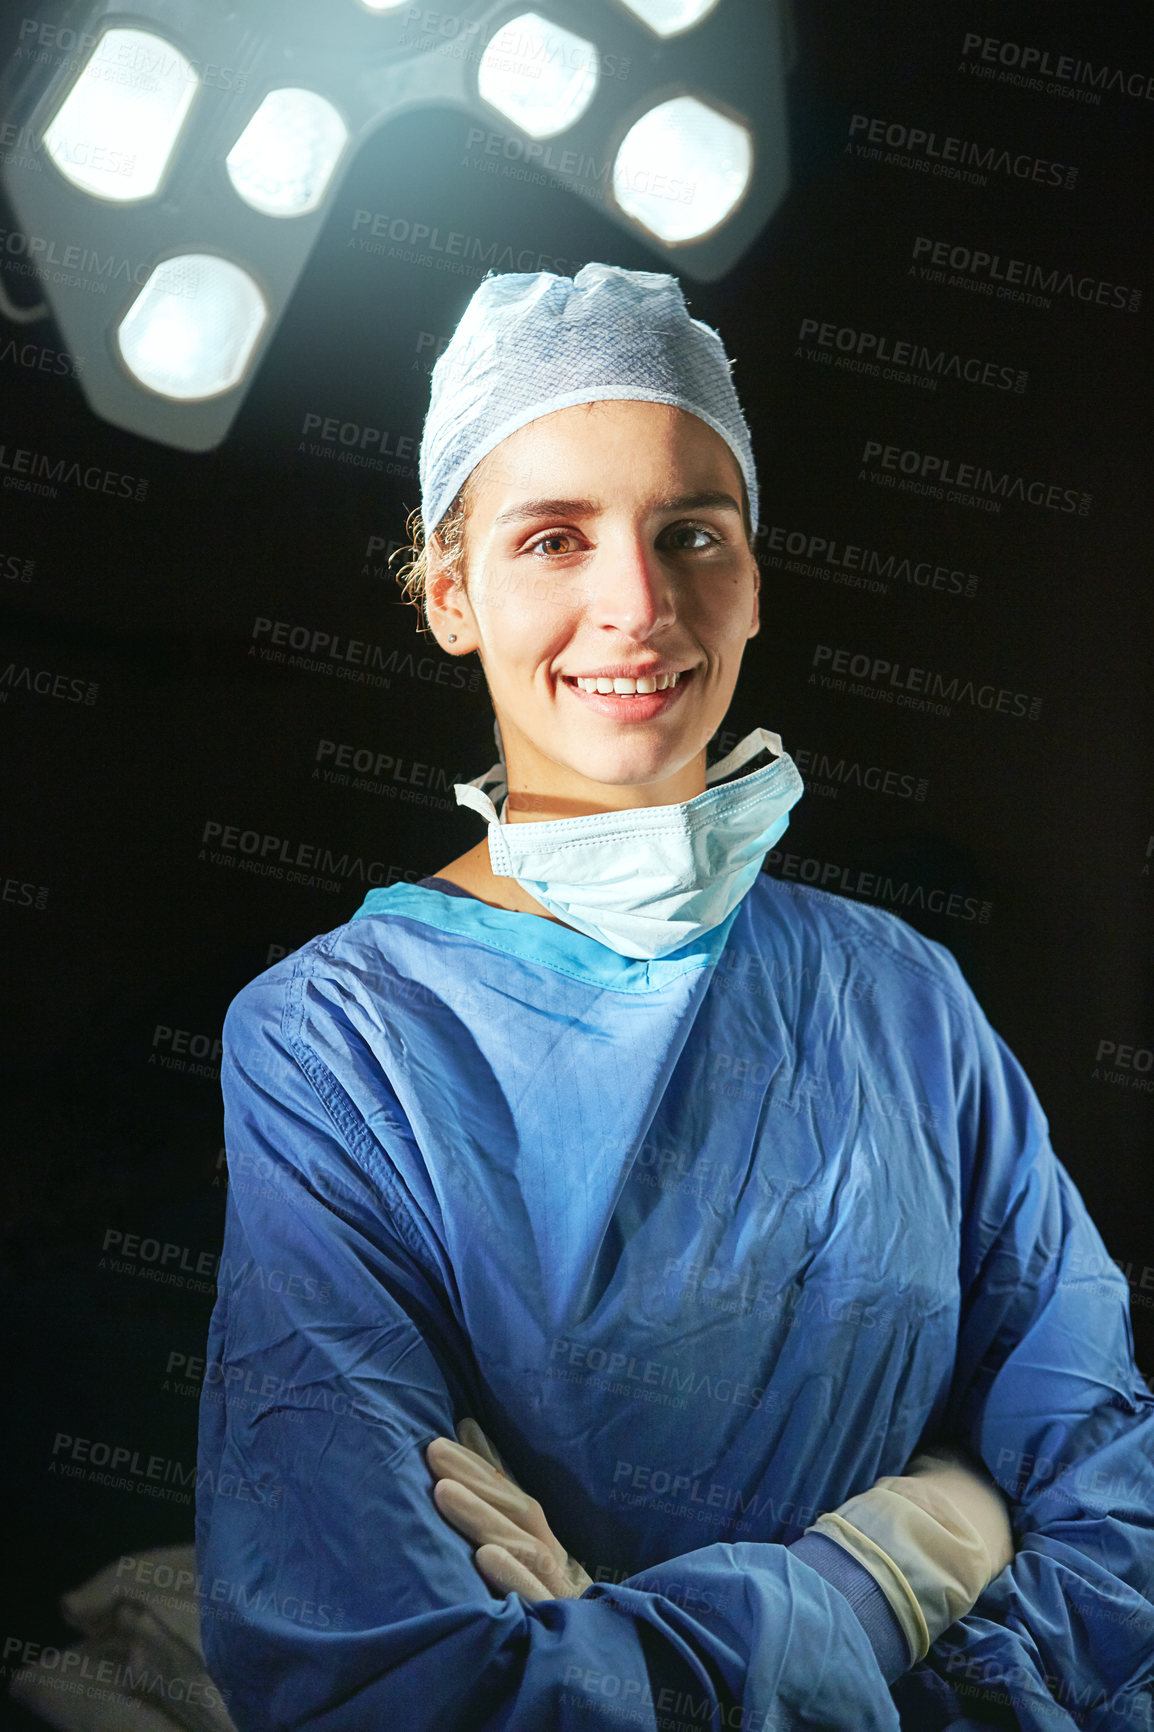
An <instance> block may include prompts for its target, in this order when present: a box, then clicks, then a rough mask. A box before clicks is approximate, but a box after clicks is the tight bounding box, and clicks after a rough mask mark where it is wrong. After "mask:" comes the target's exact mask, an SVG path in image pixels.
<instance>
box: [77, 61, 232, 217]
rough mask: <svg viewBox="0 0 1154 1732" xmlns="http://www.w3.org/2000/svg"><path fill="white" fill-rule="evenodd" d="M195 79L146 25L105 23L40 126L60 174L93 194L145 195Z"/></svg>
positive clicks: (170, 147)
mask: <svg viewBox="0 0 1154 1732" xmlns="http://www.w3.org/2000/svg"><path fill="white" fill-rule="evenodd" d="M199 82H200V80H199V79H198V77H197V75H196V70H195V68H194V67H193V65H192V62H191V61H189V60H186V59H185V57H184V55H183V54H181V52H180V50H179V49H177V48H174V47H173V46H172V43H171V42H166V41H165V39H164V37H163V36H156V35H154V34H153V32H152V31H150V30H130V29H114V30H106V31H105V32H104V35H103V36H102V37H101V38H100V40H99V42H98V43H97V44H96V46H95V48H94V49H93V50H92V54H91V56H90V57H89V59H88V62H87V64H86V65H85V67H84V69H83V71H82V72H81V74H80V76H79V78H78V79H77V80H76V82H75V84H74V85H73V86H72V88H71V90H70V91H69V92H68V95H67V96H66V97H65V98H64V101H63V102H62V103H61V105H60V107H59V108H58V109H57V111H56V114H55V115H54V116H53V118H52V120H51V121H50V122H49V124H48V125H47V126H46V127H45V129H44V149H45V150H46V151H47V153H48V155H49V156H50V157H51V159H52V161H53V162H54V163H55V164H56V167H57V168H58V169H59V170H60V172H61V174H62V175H63V176H64V178H65V179H66V180H69V181H71V182H72V185H73V186H78V187H79V188H80V189H81V191H82V192H88V193H92V194H93V196H94V197H96V198H104V199H110V200H112V201H113V202H114V203H117V204H127V203H128V202H129V201H130V200H133V199H143V198H151V197H152V195H153V193H154V192H156V190H157V188H158V187H159V186H160V183H161V181H162V180H163V179H164V173H165V170H166V169H167V167H168V164H169V162H170V161H171V159H172V153H173V151H174V149H175V147H176V140H177V138H178V136H179V134H180V129H181V127H182V126H183V125H184V120H185V116H186V115H187V113H188V110H189V108H190V106H191V104H192V99H193V97H194V96H195V95H196V91H197V86H198V85H199Z"/></svg>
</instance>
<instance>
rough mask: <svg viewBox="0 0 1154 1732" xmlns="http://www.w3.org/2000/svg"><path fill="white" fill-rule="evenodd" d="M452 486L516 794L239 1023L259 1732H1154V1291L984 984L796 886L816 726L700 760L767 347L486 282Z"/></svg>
mask: <svg viewBox="0 0 1154 1732" xmlns="http://www.w3.org/2000/svg"><path fill="white" fill-rule="evenodd" d="M421 482H422V518H423V526H424V530H423V546H422V548H421V552H420V557H419V558H418V560H417V561H416V565H415V569H414V572H413V574H412V575H413V581H414V583H415V585H416V587H417V589H418V593H419V599H420V600H421V602H422V604H423V607H424V609H425V613H426V616H427V619H428V622H429V625H430V627H431V629H432V631H433V633H434V635H435V636H436V638H437V641H438V643H439V644H440V645H441V646H442V648H443V649H444V650H445V651H446V652H447V653H449V654H452V655H467V654H470V653H472V652H474V651H475V652H476V653H477V654H478V656H479V658H480V661H481V664H482V667H483V669H484V672H485V676H486V679H487V682H488V687H489V691H490V695H491V697H492V701H493V707H494V710H495V712H496V717H497V722H498V727H499V742H500V746H501V761H500V762H499V763H498V764H497V765H496V766H494V769H493V770H492V771H491V772H489V773H488V774H487V775H486V776H481V777H478V778H477V780H476V782H475V783H472V784H469V785H467V786H462V787H459V788H458V798H459V799H461V800H462V801H463V802H464V803H466V804H468V805H471V806H474V807H476V808H477V809H478V811H480V812H481V814H482V815H483V816H484V817H485V818H486V819H487V821H488V835H487V838H486V839H485V840H484V841H483V842H482V843H481V844H479V845H478V846H477V847H476V848H474V849H472V850H471V851H470V852H468V853H466V854H464V855H462V856H461V857H460V858H459V859H457V860H454V861H453V862H452V863H451V864H450V865H447V866H445V867H444V868H443V869H442V870H441V871H440V872H439V873H438V874H437V875H436V876H435V877H433V878H430V879H426V880H424V881H423V882H422V883H421V884H419V885H407V884H398V885H394V886H392V887H390V888H389V889H386V890H374V891H372V892H371V893H370V894H369V896H368V897H367V899H366V901H365V903H364V905H363V906H362V907H361V908H360V909H359V910H358V912H357V913H356V915H355V916H354V917H353V918H352V920H350V921H349V922H348V923H347V924H346V925H343V926H341V927H338V928H337V929H336V930H335V931H333V932H330V933H328V934H326V935H324V936H322V937H320V938H317V939H314V940H313V941H312V942H311V943H310V944H307V945H305V946H304V947H303V948H302V949H301V950H299V951H298V952H296V954H295V955H293V956H291V957H288V958H286V959H285V960H284V961H282V962H280V963H278V964H277V965H276V966H275V967H273V968H271V969H269V970H268V971H267V972H266V973H264V974H262V975H261V976H260V977H259V978H258V979H257V980H255V981H253V982H252V983H251V984H250V985H249V986H248V987H247V988H245V990H244V991H243V992H241V993H240V994H239V995H238V997H237V998H236V1000H235V1001H234V1003H233V1004H232V1006H231V1007H230V1010H229V1014H228V1018H227V1020H226V1025H225V1062H224V1070H223V1087H224V1094H225V1109H226V1141H227V1146H228V1157H229V1167H230V1176H231V1183H230V1194H229V1206H228V1219H227V1228H226V1237H225V1246H224V1255H223V1258H222V1264H221V1274H220V1284H219V1297H218V1301H217V1306H216V1310H215V1312H214V1315H213V1320H212V1327H211V1334H210V1341H209V1348H208V1357H209V1364H210V1368H211V1371H212V1376H211V1378H210V1380H209V1381H208V1382H207V1383H206V1394H205V1398H204V1400H203V1402H202V1410H201V1439H200V1463H199V1467H200V1471H199V1474H198V1488H199V1489H198V1509H197V1538H198V1548H199V1554H200V1570H201V1595H202V1608H203V1614H202V1623H203V1636H204V1643H205V1650H206V1654H207V1656H208V1660H209V1664H210V1668H211V1670H212V1672H213V1674H214V1676H215V1678H216V1680H217V1682H218V1683H219V1684H220V1686H221V1687H222V1688H223V1690H224V1691H225V1692H226V1695H227V1699H228V1700H229V1704H230V1709H231V1712H232V1714H233V1717H234V1718H235V1720H236V1722H237V1725H238V1726H239V1728H240V1729H241V1732H263V1729H265V1728H278V1729H279V1728H289V1727H316V1728H318V1729H319V1728H324V1729H325V1732H370V1729H372V1732H375V1729H377V1728H383V1727H393V1726H395V1727H401V1728H404V1729H405V1732H409V1729H412V1732H417V1729H420V1728H426V1727H427V1728H430V1729H431V1728H438V1729H440V1732H448V1729H458V1728H459V1729H461V1732H466V1729H467V1732H481V1729H486V1732H487V1729H490V1728H492V1729H496V1728H498V1727H500V1728H502V1729H510V1732H514V1729H515V1732H529V1729H532V1732H544V1729H546V1728H548V1729H553V1728H557V1729H565V1732H568V1729H569V1728H582V1729H584V1728H593V1727H606V1728H608V1727H615V1728H616V1727H620V1726H621V1725H623V1724H624V1725H631V1726H637V1727H642V1728H647V1729H656V1728H676V1729H678V1732H680V1729H681V1728H683V1727H684V1728H687V1729H688V1728H694V1727H740V1728H744V1729H747V1732H768V1729H770V1728H789V1727H803V1726H804V1727H829V1728H844V1729H846V1732H858V1729H861V1728H893V1727H899V1726H900V1727H908V1728H926V1729H927V1732H929V1729H931V1728H933V1729H936V1728H938V1727H942V1726H946V1725H957V1726H963V1727H974V1726H979V1725H991V1726H993V1725H997V1726H1007V1725H1009V1726H1021V1727H1027V1728H1037V1729H1039V1732H1041V1729H1043V1728H1044V1729H1045V1732H1055V1729H1060V1728H1062V1727H1069V1728H1073V1727H1074V1726H1079V1727H1099V1726H1100V1727H1106V1726H1109V1727H1111V1728H1114V1727H1118V1726H1122V1725H1125V1726H1127V1727H1131V1726H1132V1727H1144V1726H1149V1725H1154V1714H1152V1713H1151V1690H1152V1688H1154V1606H1152V1605H1151V1603H1150V1595H1151V1591H1152V1585H1154V1460H1152V1457H1154V1400H1152V1398H1151V1397H1150V1395H1149V1394H1148V1392H1147V1391H1146V1389H1145V1386H1144V1384H1143V1383H1142V1381H1141V1379H1140V1378H1139V1376H1138V1373H1137V1371H1136V1370H1135V1368H1134V1363H1133V1348H1132V1339H1131V1335H1130V1328H1129V1321H1128V1316H1127V1289H1126V1284H1125V1282H1124V1281H1123V1280H1122V1278H1121V1276H1120V1275H1119V1274H1118V1273H1117V1272H1116V1271H1114V1270H1113V1266H1112V1265H1111V1263H1110V1261H1109V1258H1108V1256H1107V1255H1106V1253H1105V1251H1104V1248H1103V1246H1102V1242H1101V1240H1100V1238H1099V1236H1098V1234H1097V1232H1096V1230H1095V1228H1094V1226H1093V1224H1092V1223H1091V1221H1090V1220H1089V1218H1088V1216H1087V1213H1086V1210H1085V1207H1084V1205H1083V1204H1082V1202H1081V1199H1080V1198H1079V1196H1078V1193H1077V1191H1076V1190H1075V1188H1074V1186H1073V1185H1072V1183H1071V1181H1070V1179H1069V1177H1068V1176H1067V1174H1066V1173H1065V1171H1064V1169H1063V1168H1062V1166H1061V1165H1060V1163H1059V1162H1058V1160H1057V1159H1056V1157H1055V1155H1054V1153H1053V1151H1052V1149H1051V1148H1050V1145H1049V1142H1048V1139H1047V1131H1046V1124H1045V1120H1044V1118H1043V1116H1042V1113H1041V1110H1040V1108H1039V1106H1038V1104H1037V1101H1036V1099H1035V1097H1034V1095H1033V1093H1032V1091H1031V1089H1030V1086H1029V1084H1028V1082H1027V1080H1026V1078H1025V1077H1024V1075H1023V1073H1022V1071H1021V1069H1020V1068H1019V1066H1018V1065H1017V1064H1016V1063H1015V1061H1014V1059H1013V1057H1012V1056H1011V1055H1010V1054H1009V1052H1008V1051H1007V1050H1006V1048H1005V1047H1004V1046H1003V1045H1002V1043H1001V1042H1000V1041H999V1039H998V1037H997V1036H996V1035H995V1034H994V1033H993V1032H992V1031H991V1029H990V1028H989V1025H988V1024H987V1023H986V1021H985V1019H984V1017H983V1016H982V1013H981V1011H980V1009H979V1008H978V1006H977V1004H976V1003H975V1001H974V999H973V997H972V995H971V994H970V992H969V990H968V989H967V987H966V985H965V982H964V980H963V979H962V976H961V974H960V971H959V970H958V968H957V966H956V964H955V963H954V961H953V960H952V958H951V956H950V955H949V953H948V951H946V950H945V949H943V948H942V947H940V946H938V945H936V944H933V943H932V942H930V941H929V940H927V939H923V938H921V937H920V936H918V934H916V933H915V932H914V931H913V930H912V929H910V928H909V927H908V926H906V925H904V924H903V923H902V922H901V921H899V920H897V919H895V918H893V917H891V916H888V915H885V914H882V913H879V912H877V911H875V910H872V909H867V908H864V907H862V906H859V905H857V904H853V903H849V902H846V901H843V900H840V899H838V898H835V897H831V896H828V895H825V894H823V893H821V892H818V891H812V890H809V889H808V888H806V887H804V886H800V885H793V884H789V885H787V884H783V883H780V882H776V881H774V880H772V879H770V878H768V877H766V876H765V875H763V874H762V873H761V871H760V868H761V866H762V863H763V860H764V857H765V855H766V853H767V851H768V850H769V848H770V847H772V846H773V845H774V843H775V842H776V840H777V839H778V838H779V837H780V835H781V834H782V832H783V830H784V829H785V826H786V824H787V822H788V814H789V810H790V808H791V806H792V805H793V803H794V802H795V801H796V799H797V798H798V796H799V794H800V792H801V782H800V778H799V777H798V775H797V772H796V770H795V768H794V767H793V765H792V763H791V761H790V760H789V758H788V757H787V756H786V755H785V754H784V752H782V750H781V746H780V741H779V740H778V739H777V737H776V736H774V735H772V734H769V733H767V732H765V731H764V730H761V729H759V730H756V731H755V733H754V734H752V735H750V736H749V737H748V738H747V739H746V740H745V741H743V742H742V743H741V745H740V746H738V748H737V749H736V751H735V752H733V753H731V754H730V757H729V758H728V759H726V760H724V761H723V762H722V763H721V764H718V765H715V766H714V767H713V769H712V770H710V771H708V772H707V769H706V747H707V744H708V742H709V740H710V739H711V738H712V736H713V735H714V734H715V732H716V731H717V729H718V728H719V727H720V725H721V723H722V720H723V718H724V716H725V714H726V711H727V708H728V706H729V703H730V700H731V697H732V695H733V691H734V686H735V683H736V680H737V676H738V671H739V668H740V664H741V658H742V654H743V651H744V647H745V644H746V642H747V641H748V639H749V638H750V637H752V636H753V635H754V633H755V632H756V631H757V630H758V623H759V596H758V573H757V567H756V563H755V560H754V558H753V555H752V551H751V544H752V527H753V525H754V524H755V523H756V521H757V483H756V476H755V472H754V466H753V458H752V452H751V449H750V443H749V436H748V431H747V428H746V425H745V422H744V419H743V417H742V414H741V410H740V407H739V405H738V402H737V398H736V395H735V393H734V389H733V385H732V381H731V378H730V366H729V363H728V361H727V359H726V357H725V354H724V351H723V349H722V346H721V343H720V341H719V339H718V338H717V336H716V334H715V333H713V332H712V331H710V330H708V329H707V327H705V326H703V325H701V324H699V323H698V322H697V321H695V320H693V319H691V318H690V316H689V314H688V312H687V310H686V307H685V303H684V300H683V298H682V296H681V293H680V290H679V288H678V286H677V284H676V282H675V281H674V279H673V278H671V277H667V276H663V275H658V274H654V273H648V272H630V271H626V270H621V269H618V268H616V267H612V266H606V265H587V266H585V268H584V269H583V270H581V271H580V272H579V273H578V274H577V276H576V277H575V278H574V279H569V278H565V277H557V276H553V275H551V274H549V273H537V274H533V275H526V276H522V275H509V276H498V277H490V278H487V279H486V280H485V281H484V282H483V283H482V284H481V285H480V287H479V288H478V290H477V291H476V293H475V295H474V296H473V299H472V301H471V302H470V304H469V306H468V308H467V309H466V311H465V314H464V316H463V318H462V320H461V322H460V324H459V326H458V328H457V330H456V332H455V334H454V336H453V339H452V341H451V342H450V344H449V345H448V348H447V350H446V352H445V354H444V355H443V356H442V358H441V360H440V361H439V362H438V365H437V367H436V369H435V371H434V376H433V389H432V399H431V404H430V409H429V415H428V419H427V421H426V426H425V431H424V437H423V441H422V450H421ZM1103 1270H1107V1271H1110V1272H1109V1273H1107V1274H1103V1273H1102V1271H1103ZM995 1482H996V1484H995ZM999 1488H1000V1489H999ZM1011 1523H1012V1532H1011Z"/></svg>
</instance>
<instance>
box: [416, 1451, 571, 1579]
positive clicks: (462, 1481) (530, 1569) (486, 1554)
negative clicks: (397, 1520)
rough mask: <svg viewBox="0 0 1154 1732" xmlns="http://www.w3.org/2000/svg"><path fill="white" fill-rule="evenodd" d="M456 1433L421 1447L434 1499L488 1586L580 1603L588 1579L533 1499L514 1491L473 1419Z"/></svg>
mask: <svg viewBox="0 0 1154 1732" xmlns="http://www.w3.org/2000/svg"><path fill="white" fill-rule="evenodd" d="M456 1429H457V1442H456V1443H454V1442H453V1440H452V1439H451V1438H448V1437H435V1438H434V1439H433V1440H432V1442H431V1443H430V1444H428V1445H427V1447H426V1449H425V1460H426V1462H427V1463H428V1466H429V1471H430V1473H431V1474H432V1475H433V1478H434V1480H435V1482H436V1483H435V1484H434V1486H433V1502H434V1503H435V1504H436V1506H437V1509H438V1510H439V1511H440V1513H441V1515H443V1516H444V1518H445V1520H446V1521H447V1522H448V1523H449V1524H450V1526H451V1527H455V1528H456V1530H457V1532H458V1533H459V1534H464V1536H465V1538H466V1539H467V1540H471V1541H472V1543H473V1545H474V1546H475V1548H476V1550H475V1552H474V1554H473V1556H474V1562H475V1563H476V1565H477V1568H478V1569H479V1570H480V1572H481V1574H482V1576H484V1578H485V1580H486V1582H487V1583H488V1584H489V1586H490V1588H492V1590H493V1592H494V1593H496V1594H498V1595H500V1594H520V1595H521V1598H522V1599H524V1600H576V1599H579V1598H580V1597H581V1595H582V1594H583V1593H584V1592H585V1589H586V1588H587V1587H589V1585H590V1583H591V1581H592V1579H593V1578H592V1577H591V1576H587V1575H586V1574H585V1571H584V1570H583V1569H582V1568H581V1565H580V1564H579V1563H578V1562H577V1560H576V1558H571V1557H570V1556H569V1554H568V1552H567V1551H566V1550H565V1547H564V1546H563V1545H562V1544H561V1542H560V1540H558V1539H556V1538H555V1537H554V1534H553V1531H552V1529H551V1528H550V1526H549V1523H548V1522H547V1521H546V1520H545V1512H544V1510H543V1509H542V1508H541V1505H540V1504H539V1503H538V1502H537V1499H536V1498H535V1497H530V1496H529V1495H528V1493H527V1492H523V1491H522V1490H521V1488H520V1486H519V1485H518V1484H517V1482H516V1480H515V1479H514V1478H513V1476H512V1474H511V1473H509V1471H508V1469H507V1468H506V1467H505V1465H504V1463H503V1462H502V1460H501V1457H500V1456H499V1455H498V1454H497V1451H496V1450H495V1449H494V1448H493V1445H492V1444H491V1443H490V1441H489V1439H488V1438H487V1437H486V1436H485V1433H484V1432H483V1431H482V1430H481V1427H480V1426H479V1425H478V1424H477V1421H476V1420H475V1419H462V1420H461V1422H460V1424H459V1425H458V1426H457V1428H456Z"/></svg>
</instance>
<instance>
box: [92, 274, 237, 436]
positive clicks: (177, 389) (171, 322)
mask: <svg viewBox="0 0 1154 1732" xmlns="http://www.w3.org/2000/svg"><path fill="white" fill-rule="evenodd" d="M267 320H268V307H267V306H266V305H265V299H264V296H263V295H262V294H261V292H260V290H259V289H258V288H257V286H256V284H255V283H254V282H253V280H252V278H251V277H250V276H249V275H248V272H247V271H242V270H241V268H240V266H239V265H234V264H232V263H231V262H230V261H229V260H228V259H222V258H218V257H216V255H215V254H213V253H184V254H182V255H181V256H180V257H178V258H172V259H164V260H163V261H162V263H160V264H159V265H157V267H156V269H155V270H154V271H153V272H152V274H151V276H150V277H149V278H148V281H147V282H146V283H145V285H144V287H143V288H142V289H141V291H140V293H139V294H138V295H137V297H136V299H135V301H133V303H132V305H131V307H129V309H128V311H127V313H126V314H125V315H124V318H123V320H122V321H121V325H120V329H119V330H118V332H117V333H116V340H117V343H118V345H119V348H120V353H121V355H122V357H123V359H124V364H125V366H126V367H127V368H128V370H129V372H130V373H132V374H133V376H134V377H135V378H137V379H138V380H139V381H140V383H141V384H142V385H147V387H148V389H149V390H150V391H156V392H157V393H158V394H159V395H160V396H162V397H174V398H176V399H177V401H178V402H182V403H189V402H195V401H196V400H197V399H199V398H202V397H217V396H219V395H220V393H221V392H222V391H228V390H231V388H232V387H233V386H234V385H236V384H238V383H239V381H240V380H241V378H243V376H244V373H245V369H246V368H247V367H248V364H249V361H250V359H251V358H252V352H253V349H254V347H255V345H256V340H257V338H258V337H259V336H260V334H261V331H262V330H263V329H264V327H265V324H266V322H267Z"/></svg>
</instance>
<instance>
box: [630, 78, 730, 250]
mask: <svg viewBox="0 0 1154 1732" xmlns="http://www.w3.org/2000/svg"><path fill="white" fill-rule="evenodd" d="M752 176H753V139H752V136H751V134H750V132H749V129H748V128H747V127H744V126H741V125H739V124H738V122H737V121H735V120H731V119H730V118H729V116H728V115H726V114H722V113H721V112H720V111H719V110H718V109H716V108H711V107H710V106H709V104H708V103H705V102H699V101H698V99H697V97H695V96H675V97H673V98H672V99H671V100H670V101H669V102H662V103H659V104H658V106H657V107H656V108H651V109H650V110H649V113H648V114H643V115H642V116H641V119H640V120H638V121H637V122H636V123H635V124H634V125H633V126H631V127H630V129H629V131H628V132H627V133H626V134H625V137H624V138H623V139H622V141H621V145H620V148H619V149H618V152H617V156H616V158H615V160H614V163H613V196H614V198H615V199H616V201H617V203H618V205H619V206H620V208H621V209H622V210H623V211H624V212H625V213H626V215H627V216H631V217H633V218H635V220H636V221H637V222H639V223H641V224H642V225H643V226H644V227H645V228H647V229H648V230H649V232H650V233H651V234H654V235H656V236H657V238H658V240H661V241H664V242H665V243H666V245H667V246H676V245H678V244H679V243H684V242H686V241H696V240H700V239H701V237H702V236H703V235H707V234H709V232H710V231H711V230H712V229H715V228H717V227H718V226H719V224H721V223H723V222H724V221H725V219H726V217H728V216H729V215H730V214H731V213H732V212H733V211H734V210H736V208H737V206H738V205H739V204H740V203H741V200H742V198H743V197H744V195H745V192H746V189H747V188H748V186H749V183H750V180H751V179H752Z"/></svg>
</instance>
